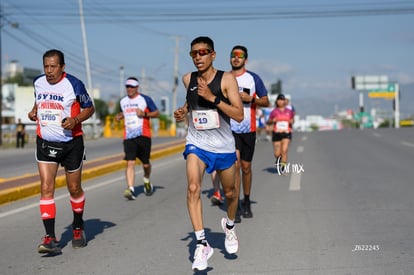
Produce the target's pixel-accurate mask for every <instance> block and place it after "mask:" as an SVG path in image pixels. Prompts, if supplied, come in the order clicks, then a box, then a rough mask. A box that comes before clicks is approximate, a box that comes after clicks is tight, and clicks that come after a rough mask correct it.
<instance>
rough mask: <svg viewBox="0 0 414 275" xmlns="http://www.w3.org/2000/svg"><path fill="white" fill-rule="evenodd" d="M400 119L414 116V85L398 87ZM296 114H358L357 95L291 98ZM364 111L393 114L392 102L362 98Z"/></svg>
mask: <svg viewBox="0 0 414 275" xmlns="http://www.w3.org/2000/svg"><path fill="white" fill-rule="evenodd" d="M400 91H401V93H400V114H401V115H400V117H401V119H404V118H405V117H408V116H413V115H414V83H411V84H407V85H401V86H400ZM292 103H293V105H294V106H295V109H296V113H297V114H298V115H300V116H301V117H302V118H304V117H305V116H307V115H321V116H324V117H329V116H332V115H333V114H335V113H336V112H338V111H344V110H353V111H354V112H359V93H358V92H357V91H352V92H350V93H346V94H345V93H344V94H333V95H331V96H330V97H321V96H309V97H295V95H293V97H292ZM364 108H365V111H367V112H370V111H371V109H372V108H375V109H376V110H377V111H379V112H381V113H385V114H387V113H388V114H389V115H391V114H392V113H393V101H392V100H387V99H373V98H368V96H367V94H365V96H364Z"/></svg>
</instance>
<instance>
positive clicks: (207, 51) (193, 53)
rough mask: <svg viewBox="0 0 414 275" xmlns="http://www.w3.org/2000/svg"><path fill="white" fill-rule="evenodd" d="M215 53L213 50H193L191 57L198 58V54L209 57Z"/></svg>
mask: <svg viewBox="0 0 414 275" xmlns="http://www.w3.org/2000/svg"><path fill="white" fill-rule="evenodd" d="M211 52H213V50H211V49H199V50H192V51H190V56H191V57H192V58H195V57H196V56H197V54H198V55H199V56H205V55H208V54H209V53H211Z"/></svg>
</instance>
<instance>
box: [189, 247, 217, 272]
mask: <svg viewBox="0 0 414 275" xmlns="http://www.w3.org/2000/svg"><path fill="white" fill-rule="evenodd" d="M213 252H214V249H213V248H212V247H211V246H210V245H209V244H208V243H207V246H205V245H203V244H197V247H196V250H195V252H194V261H193V265H192V267H191V268H192V269H193V271H200V270H205V269H206V268H207V267H208V264H207V260H208V259H210V257H211V256H213Z"/></svg>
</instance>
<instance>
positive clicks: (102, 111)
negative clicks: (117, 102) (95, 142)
mask: <svg viewBox="0 0 414 275" xmlns="http://www.w3.org/2000/svg"><path fill="white" fill-rule="evenodd" d="M94 102H95V113H96V117H97V118H99V119H101V120H105V117H106V116H107V115H108V114H109V109H108V105H107V104H106V102H105V101H103V100H101V99H97V98H95V99H94Z"/></svg>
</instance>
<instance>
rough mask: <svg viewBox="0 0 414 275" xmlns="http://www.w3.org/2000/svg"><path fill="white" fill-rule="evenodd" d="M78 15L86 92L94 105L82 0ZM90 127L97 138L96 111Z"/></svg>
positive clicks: (80, 0)
mask: <svg viewBox="0 0 414 275" xmlns="http://www.w3.org/2000/svg"><path fill="white" fill-rule="evenodd" d="M79 17H80V23H81V30H82V41H83V53H84V55H85V66H86V79H87V86H88V92H89V93H91V97H92V102H93V104H94V105H95V99H94V98H95V93H94V91H93V86H92V76H91V68H90V65H89V53H88V41H87V38H86V29H85V22H84V20H83V4H82V0H79ZM92 127H93V138H97V137H98V135H97V131H96V112H95V113H93V115H92Z"/></svg>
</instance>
